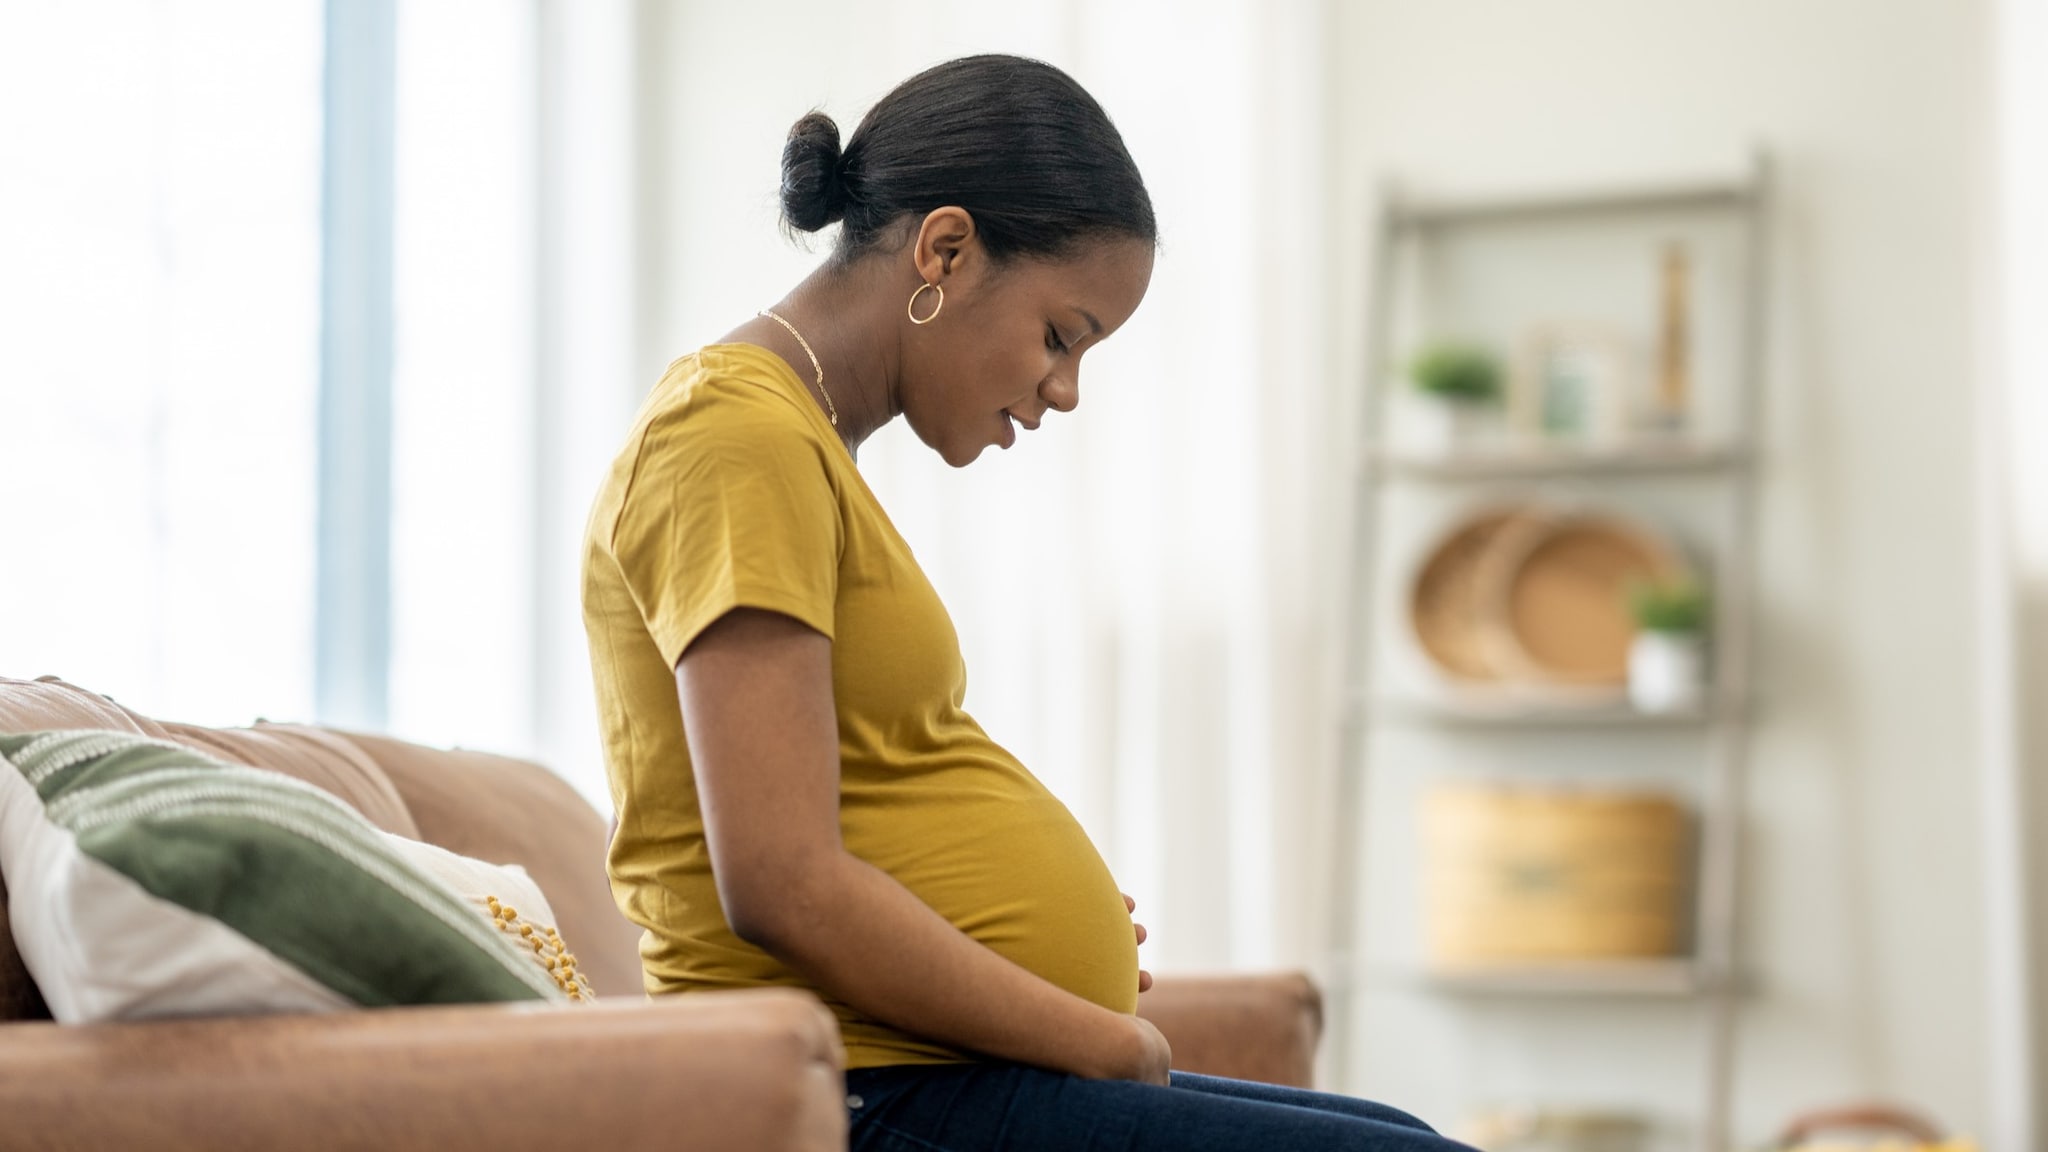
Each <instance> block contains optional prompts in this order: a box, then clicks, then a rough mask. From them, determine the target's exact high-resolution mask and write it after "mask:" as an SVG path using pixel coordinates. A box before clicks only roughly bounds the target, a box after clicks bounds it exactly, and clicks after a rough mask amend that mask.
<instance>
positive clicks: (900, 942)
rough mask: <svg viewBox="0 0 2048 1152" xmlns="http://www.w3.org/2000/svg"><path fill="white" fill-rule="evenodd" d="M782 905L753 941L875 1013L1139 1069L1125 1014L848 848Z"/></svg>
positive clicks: (1041, 1061) (1031, 1057)
mask: <svg viewBox="0 0 2048 1152" xmlns="http://www.w3.org/2000/svg"><path fill="white" fill-rule="evenodd" d="M778 903H780V904H781V911H780V913H779V914H777V915H775V916H773V917H771V918H769V920H768V922H767V923H764V924H762V925H760V926H759V928H758V929H757V930H756V932H755V934H756V935H757V936H759V937H761V939H760V940H758V941H756V943H758V944H759V945H760V946H761V947H763V948H765V949H767V950H768V951H769V952H770V953H772V954H773V955H774V956H775V957H776V958H777V959H779V960H781V961H782V962H783V963H785V964H788V965H789V966H790V967H791V968H794V969H796V970H797V971H798V972H800V973H802V974H803V975H804V976H805V977H806V978H808V979H809V980H811V981H812V982H813V983H814V984H816V985H817V986H818V987H819V988H820V989H822V990H824V991H826V992H828V993H830V994H831V995H833V996H835V997H838V998H839V999H841V1000H843V1001H845V1002H846V1003H847V1004H849V1005H851V1006H853V1007H854V1008H856V1009H858V1010H860V1011H861V1012H863V1013H866V1014H867V1015H869V1016H873V1017H874V1018H875V1019H877V1020H880V1021H883V1022H885V1023H887V1024H890V1025H893V1026H895V1027H897V1028H901V1029H903V1030H904V1031H906V1032H911V1033H914V1034H916V1035H919V1036H924V1037H928V1038H930V1039H932V1040H935V1041H938V1042H939V1043H942V1044H947V1045H951V1046H953V1047H958V1048H964V1049H967V1050H970V1051H974V1052H979V1053H981V1054H983V1055H987V1056H993V1057H998V1058H1001V1059H1005V1060H1014V1061H1017V1062H1019V1063H1024V1064H1034V1065H1037V1066H1039V1067H1042V1068H1051V1069H1055V1070H1057V1071H1062V1072H1068V1073H1071V1074H1073V1075H1077V1076H1087V1077H1093V1078H1102V1079H1122V1078H1133V1077H1139V1076H1142V1075H1144V1071H1145V1070H1144V1062H1145V1058H1146V1054H1145V1052H1144V1051H1142V1046H1143V1040H1142V1038H1141V1037H1140V1035H1139V1031H1138V1029H1137V1028H1136V1027H1135V1026H1134V1022H1133V1021H1132V1019H1131V1018H1130V1017H1128V1016H1125V1015H1123V1014H1122V1013H1120V1012H1116V1011H1113V1010H1111V1009H1108V1008H1104V1007H1102V1006H1101V1005H1098V1004H1095V1003H1092V1002H1090V1001H1088V1000H1084V999H1082V998H1081V997H1079V996H1076V995H1074V994H1073V993H1071V992H1068V991H1066V990H1065V989H1062V988H1060V987H1059V986H1057V985H1055V984H1053V983H1051V982H1050V981H1047V980H1045V979H1043V978H1042V977H1040V976H1038V975H1036V974H1035V973H1032V972H1030V971H1028V970H1026V969H1025V968H1022V967H1020V966H1019V965H1017V964H1014V963H1012V962H1011V961H1010V960H1008V959H1006V958H1005V957H1003V956H1001V955H999V954H997V953H996V952H995V951H993V950H991V949H989V948H988V947H986V946H984V945H983V944H981V943H979V942H978V941H976V940H974V939H972V938H971V937H969V936H967V935H966V934H964V933H962V932H961V931H960V930H959V929H957V928H955V927H953V925H952V924H950V923H948V922H947V921H946V920H945V918H943V917H941V916H940V915H939V914H938V913H937V912H934V911H932V909H931V908H930V907H928V906H927V905H926V904H925V903H924V902H923V901H921V900H919V899H918V898H917V897H916V896H915V895H913V894H912V893H911V892H910V891H909V889H907V888H905V887H903V885H902V884H900V883H898V882H897V881H896V880H895V879H894V878H893V877H891V876H889V875H888V874H887V873H885V872H883V871H881V870H880V869H878V868H876V867H874V866H873V865H871V864H868V863H867V862H865V861H863V860H860V859H859V858H857V857H855V856H853V855H851V854H849V853H846V852H843V851H841V852H833V853H829V854H825V855H823V856H822V857H821V859H820V860H818V861H817V863H816V864H815V866H814V867H813V868H812V869H810V870H809V872H808V875H807V876H806V878H805V880H804V881H803V882H801V883H799V884H796V885H794V886H793V889H792V890H790V891H787V892H786V893H785V899H784V900H782V901H779V902H778Z"/></svg>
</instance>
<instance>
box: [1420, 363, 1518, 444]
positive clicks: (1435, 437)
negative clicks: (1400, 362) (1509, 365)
mask: <svg viewBox="0 0 2048 1152" xmlns="http://www.w3.org/2000/svg"><path fill="white" fill-rule="evenodd" d="M1501 378H1502V372H1501V366H1500V360H1499V359H1498V358H1497V357H1495V356H1494V354H1493V353H1492V352H1491V351H1489V350H1487V349H1486V348H1485V347H1484V346H1482V345H1479V344H1476V343H1473V342H1471V341H1467V340H1451V339H1445V340H1434V341H1431V342H1430V343H1428V344H1425V345H1423V346H1422V347H1421V348H1420V349H1418V350H1417V351H1416V353H1415V355H1414V356H1413V357H1412V358H1411V359H1410V360H1409V361H1408V379H1409V380H1410V381H1411V382H1413V383H1414V385H1415V391H1416V393H1417V395H1418V396H1419V397H1421V399H1422V401H1423V402H1422V403H1420V404H1418V405H1416V406H1415V412H1416V416H1417V419H1418V423H1419V424H1420V425H1421V432H1422V435H1421V436H1420V439H1422V440H1424V441H1425V442H1429V443H1431V444H1432V446H1434V447H1437V448H1440V449H1449V448H1452V447H1455V446H1456V445H1458V444H1459V443H1461V442H1464V441H1468V440H1471V439H1473V438H1474V437H1475V435H1476V434H1477V431H1478V429H1479V427H1480V426H1481V424H1482V423H1483V422H1484V421H1485V420H1486V418H1487V417H1488V416H1490V415H1492V414H1493V413H1494V410H1495V409H1496V408H1497V407H1498V406H1499V403H1500V399H1501V392H1502V387H1501Z"/></svg>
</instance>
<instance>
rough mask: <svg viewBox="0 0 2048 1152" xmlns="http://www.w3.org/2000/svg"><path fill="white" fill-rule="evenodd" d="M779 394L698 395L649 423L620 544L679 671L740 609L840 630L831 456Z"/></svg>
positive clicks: (617, 551) (645, 608)
mask: <svg viewBox="0 0 2048 1152" xmlns="http://www.w3.org/2000/svg"><path fill="white" fill-rule="evenodd" d="M778 406H779V402H776V401H770V403H769V404H767V405H759V404H750V403H745V402H742V401H740V400H736V399H732V398H716V399H711V400H707V401H706V402H704V403H692V404H689V405H685V406H683V407H682V408H680V409H679V410H677V411H675V412H672V413H669V414H668V415H666V416H664V417H663V418H661V419H660V420H659V421H658V422H657V423H656V424H655V425H654V426H653V427H650V428H649V429H648V431H647V436H646V439H645V440H644V441H643V443H642V445H641V450H640V458H639V460H638V462H637V463H636V465H635V468H634V471H633V476H632V480H631V481H630V483H629V485H628V487H627V490H626V493H625V499H624V502H623V504H622V505H621V507H620V509H619V517H618V520H617V521H616V530H615V531H614V533H613V537H612V551H613V554H614V556H615V557H616V559H617V561H618V564H619V568H620V572H621V574H622V575H623V577H624V579H625V582H626V586H627V588H628V589H629V590H630V591H631V592H632V595H633V598H634V600H635V601H636V602H637V603H638V604H639V606H640V613H641V616H642V618H643V619H644V620H645V621H646V624H647V630H648V633H649V634H650V635H651V636H652V637H653V638H654V642H655V644H656V646H657V647H659V648H660V650H661V656H662V659H663V660H665V661H667V662H668V664H669V666H670V667H674V666H675V664H676V662H677V661H678V660H680V659H682V655H683V651H684V649H686V648H688V647H689V646H690V643H691V641H693V640H695V639H696V638H697V636H698V634H699V633H701V632H703V631H704V629H706V628H708V627H710V626H711V624H712V623H714V622H715V621H717V620H718V618H719V617H721V616H723V615H725V614H726V613H727V612H730V611H732V610H733V609H734V608H763V609H767V610H769V611H773V612H780V613H782V614H784V615H786V616H790V617H793V618H795V619H796V620H799V621H801V622H802V623H804V624H806V625H808V626H810V627H812V628H815V629H816V630H818V631H819V632H822V633H823V634H825V636H827V637H830V636H832V634H833V605H834V603H835V601H836V600H837V597H838V587H839V557H840V553H841V550H842V549H843V547H844V544H845V532H844V524H843V522H842V520H841V518H840V509H839V500H838V497H837V496H836V494H835V492H834V490H833V486H832V481H831V477H830V474H829V472H828V471H827V465H826V462H825V459H824V456H823V454H822V449H823V447H824V446H823V445H822V444H820V443H819V442H818V441H817V439H816V437H815V434H814V433H812V432H811V430H810V429H809V428H808V427H807V426H806V425H805V423H804V422H803V420H802V418H801V415H800V414H797V413H794V412H791V413H784V412H781V411H778V410H777V407H778Z"/></svg>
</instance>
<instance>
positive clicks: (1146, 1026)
mask: <svg viewBox="0 0 2048 1152" xmlns="http://www.w3.org/2000/svg"><path fill="white" fill-rule="evenodd" d="M1130 1020H1131V1026H1132V1028H1133V1029H1135V1030H1136V1032H1137V1034H1138V1057H1137V1062H1136V1064H1135V1065H1134V1066H1133V1067H1132V1068H1131V1070H1130V1072H1129V1073H1128V1074H1126V1075H1124V1076H1121V1077H1118V1079H1122V1080H1136V1081H1137V1082H1138V1083H1140V1084H1157V1085H1159V1086H1160V1087H1162V1088H1164V1087H1168V1086H1169V1085H1170V1080H1171V1077H1170V1073H1171V1071H1172V1068H1173V1049H1172V1048H1171V1047H1170V1046H1168V1044H1167V1043H1166V1037H1164V1036H1162V1035H1160V1034H1159V1029H1157V1028H1155V1027H1153V1026H1152V1022H1151V1021H1150V1020H1147V1019H1145V1018H1144V1017H1143V1016H1133V1017H1131V1018H1130Z"/></svg>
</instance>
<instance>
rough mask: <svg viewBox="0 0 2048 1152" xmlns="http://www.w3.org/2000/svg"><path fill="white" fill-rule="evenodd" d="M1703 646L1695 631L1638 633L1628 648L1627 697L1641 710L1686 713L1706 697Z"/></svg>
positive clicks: (1705, 648)
mask: <svg viewBox="0 0 2048 1152" xmlns="http://www.w3.org/2000/svg"><path fill="white" fill-rule="evenodd" d="M1706 673H1707V646H1706V639H1705V637H1703V636H1701V635H1700V634H1699V633H1697V632H1638V633H1636V637H1635V639H1634V640H1633V641H1631V642H1630V644H1629V649H1628V698H1629V703H1631V704H1634V705H1635V706H1636V709H1637V710H1638V711H1641V712H1688V711H1691V710H1693V709H1696V708H1699V707H1700V706H1701V705H1702V704H1703V703H1704V702H1705V699H1706V688H1707V675H1706Z"/></svg>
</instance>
